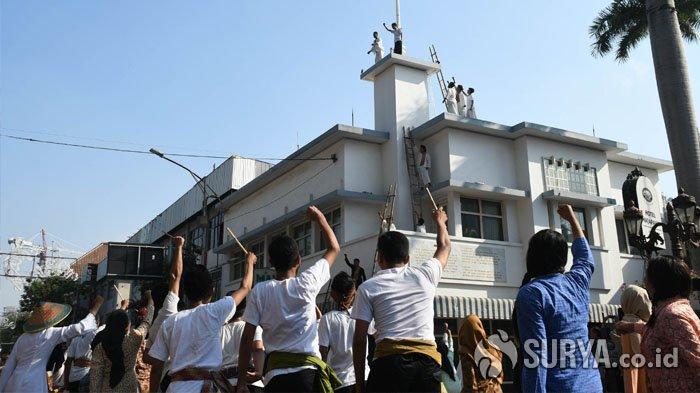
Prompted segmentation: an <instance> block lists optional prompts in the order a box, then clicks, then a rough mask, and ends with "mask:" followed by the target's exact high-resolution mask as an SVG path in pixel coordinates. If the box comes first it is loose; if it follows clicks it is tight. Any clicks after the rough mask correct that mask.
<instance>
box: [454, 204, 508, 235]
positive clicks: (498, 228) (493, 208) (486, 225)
mask: <svg viewBox="0 0 700 393" xmlns="http://www.w3.org/2000/svg"><path fill="white" fill-rule="evenodd" d="M460 202H461V205H462V236H464V237H473V238H477V239H489V240H504V236H503V210H502V208H501V203H500V202H494V201H486V200H481V199H473V198H460Z"/></svg>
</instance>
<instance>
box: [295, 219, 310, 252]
mask: <svg viewBox="0 0 700 393" xmlns="http://www.w3.org/2000/svg"><path fill="white" fill-rule="evenodd" d="M292 237H293V238H294V240H295V241H296V242H297V247H299V255H301V256H302V257H303V256H306V255H309V254H311V252H312V248H311V223H310V222H305V223H303V224H300V225H297V226H295V227H294V228H293V229H292Z"/></svg>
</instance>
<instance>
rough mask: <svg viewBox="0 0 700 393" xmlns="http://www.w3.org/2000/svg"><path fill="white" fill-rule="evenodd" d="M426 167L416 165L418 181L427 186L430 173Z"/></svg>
mask: <svg viewBox="0 0 700 393" xmlns="http://www.w3.org/2000/svg"><path fill="white" fill-rule="evenodd" d="M428 169H429V168H426V167H424V166H418V174H419V175H420V181H421V182H422V183H423V185H424V186H427V185H428V184H430V173H428Z"/></svg>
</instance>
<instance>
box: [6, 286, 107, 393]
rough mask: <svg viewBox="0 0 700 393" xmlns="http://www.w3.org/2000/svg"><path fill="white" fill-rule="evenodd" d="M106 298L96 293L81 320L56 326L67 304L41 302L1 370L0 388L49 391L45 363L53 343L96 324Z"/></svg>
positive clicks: (65, 310)
mask: <svg viewBox="0 0 700 393" xmlns="http://www.w3.org/2000/svg"><path fill="white" fill-rule="evenodd" d="M103 302H104V299H103V298H102V296H99V295H98V296H96V297H95V300H94V301H93V303H92V307H91V308H90V311H89V313H88V315H87V316H86V317H85V318H83V319H82V320H81V321H80V322H78V323H74V324H72V325H69V326H64V327H54V326H56V325H58V324H59V323H60V322H61V321H63V320H64V319H65V318H66V317H67V316H68V315H69V314H70V313H71V306H69V305H66V304H59V303H51V302H41V303H39V305H38V306H36V307H35V308H34V310H33V311H32V313H31V314H30V315H29V318H28V319H27V321H26V322H25V323H24V327H23V328H24V333H23V334H22V335H21V336H20V337H19V338H18V339H17V341H16V342H15V345H14V346H13V347H12V352H10V356H9V357H8V358H7V361H6V362H5V366H4V367H3V369H2V374H0V392H48V384H47V379H46V364H47V363H48V361H49V356H50V355H51V352H53V349H54V347H55V346H56V345H57V344H59V343H64V342H67V341H68V340H70V339H72V338H74V337H77V336H80V335H82V334H84V333H85V332H87V331H89V330H93V329H96V328H97V324H96V321H95V316H96V315H97V312H98V311H99V310H100V307H101V306H102V303H103Z"/></svg>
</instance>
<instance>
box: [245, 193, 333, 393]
mask: <svg viewBox="0 0 700 393" xmlns="http://www.w3.org/2000/svg"><path fill="white" fill-rule="evenodd" d="M307 215H308V218H309V220H310V221H312V222H315V223H316V224H317V225H318V226H319V227H320V228H321V232H322V233H323V235H324V236H325V244H327V245H328V246H327V249H326V252H325V253H324V254H323V257H322V258H321V259H319V260H318V261H316V262H315V263H314V264H313V265H311V266H310V267H309V268H307V269H306V270H304V271H303V272H301V273H300V274H299V275H298V276H297V273H298V272H299V269H300V267H301V256H300V255H299V249H298V248H297V243H296V241H295V240H294V239H292V238H291V237H289V236H286V235H285V236H281V237H278V238H277V239H275V240H273V241H272V242H271V243H270V245H269V247H268V255H269V256H270V263H271V264H272V266H273V267H274V268H275V278H274V279H272V280H268V281H264V282H261V283H259V284H258V285H256V286H255V288H253V291H252V292H251V293H250V296H249V297H248V301H247V303H248V305H247V307H246V310H245V314H243V319H244V320H245V322H246V325H245V328H244V330H243V336H242V337H241V344H240V352H239V355H238V358H239V359H249V358H250V354H251V348H252V345H253V337H254V335H255V330H256V328H257V327H258V326H260V327H262V338H263V342H264V343H265V353H266V354H267V362H266V367H265V371H264V380H265V391H266V392H319V391H322V392H332V391H333V389H335V388H337V387H339V386H340V384H341V382H340V380H339V379H338V377H337V376H336V375H335V373H334V372H333V370H332V369H331V368H330V367H328V365H327V364H326V363H325V362H323V360H321V353H320V352H319V345H318V323H317V317H316V297H317V296H318V293H319V292H320V291H321V289H322V287H323V286H324V284H325V283H326V282H328V280H329V279H330V268H331V266H332V265H333V263H334V262H335V260H336V258H337V257H338V254H339V253H340V246H339V245H338V240H337V239H336V237H335V233H334V232H333V229H332V228H331V227H330V225H328V222H327V221H326V217H325V216H324V215H323V213H321V211H320V210H318V208H316V207H315V206H310V207H309V208H308V210H307ZM245 377H246V369H245V368H239V369H238V380H239V381H243V380H245ZM237 389H238V392H241V393H243V392H247V391H248V388H247V386H246V385H245V384H240V383H239V384H238V387H237Z"/></svg>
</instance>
